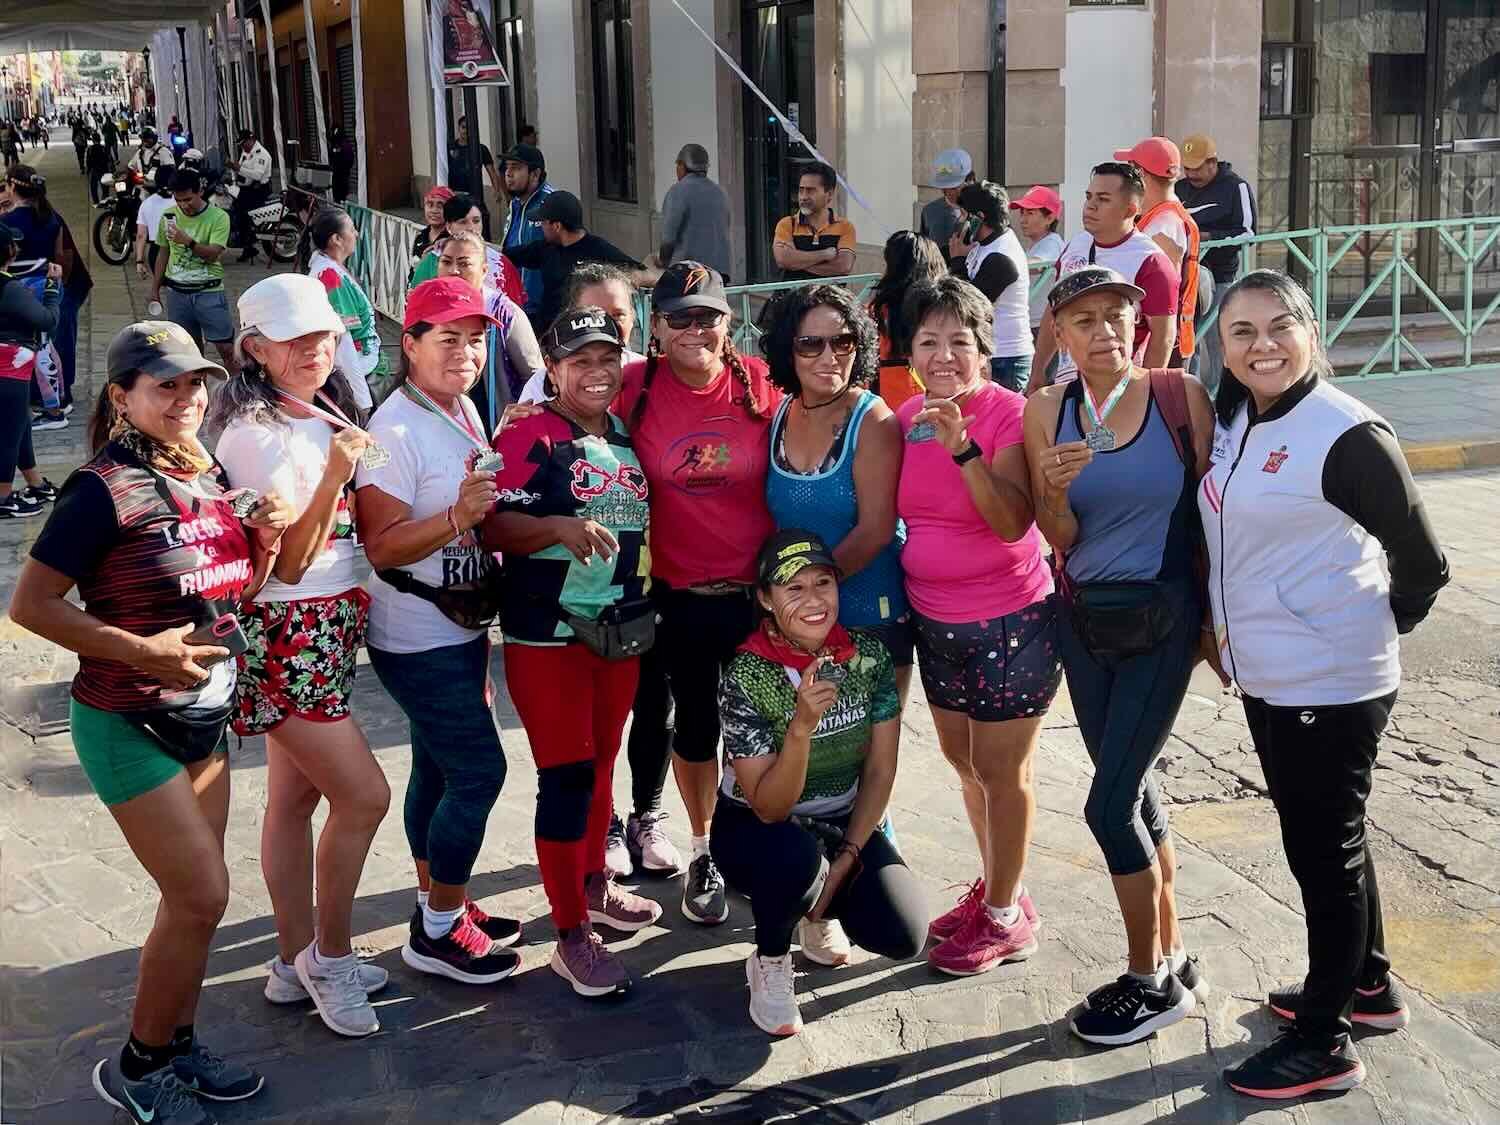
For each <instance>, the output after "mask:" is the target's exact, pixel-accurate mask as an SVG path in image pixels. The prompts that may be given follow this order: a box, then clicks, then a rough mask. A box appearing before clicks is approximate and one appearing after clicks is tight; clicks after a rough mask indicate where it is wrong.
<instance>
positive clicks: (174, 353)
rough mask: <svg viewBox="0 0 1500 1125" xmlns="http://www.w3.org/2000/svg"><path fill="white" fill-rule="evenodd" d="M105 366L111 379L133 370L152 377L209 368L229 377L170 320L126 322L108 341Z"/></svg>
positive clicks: (170, 375)
mask: <svg viewBox="0 0 1500 1125" xmlns="http://www.w3.org/2000/svg"><path fill="white" fill-rule="evenodd" d="M105 369H106V370H107V371H108V372H109V379H110V381H111V382H115V381H118V380H120V379H123V378H124V377H125V376H126V375H129V374H130V373H131V372H132V371H139V372H140V373H141V374H142V375H150V376H151V377H152V378H153V379H175V378H176V377H177V376H179V375H186V374H187V373H188V372H190V371H211V372H213V373H214V374H215V375H217V376H219V378H221V379H227V378H229V372H227V371H225V370H224V369H223V368H222V367H220V366H219V365H218V364H217V363H215V362H214V361H213V360H211V359H204V358H203V353H202V352H200V351H199V350H198V345H197V344H195V343H193V338H192V337H191V336H189V335H188V334H187V330H186V329H184V328H181V327H179V326H178V325H176V324H173V323H172V322H171V321H170V320H143V321H141V322H140V323H138V324H130V325H126V326H125V328H123V329H122V330H121V331H120V334H119V335H118V336H116V337H115V338H114V339H113V340H112V341H110V345H109V352H108V354H107V356H106V358H105Z"/></svg>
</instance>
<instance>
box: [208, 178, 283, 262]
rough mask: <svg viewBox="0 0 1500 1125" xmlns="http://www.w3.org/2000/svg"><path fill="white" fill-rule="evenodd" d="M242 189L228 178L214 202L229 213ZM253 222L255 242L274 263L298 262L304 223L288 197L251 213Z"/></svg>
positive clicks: (276, 200)
mask: <svg viewBox="0 0 1500 1125" xmlns="http://www.w3.org/2000/svg"><path fill="white" fill-rule="evenodd" d="M241 190H243V186H242V185H241V184H240V183H238V182H237V180H236V179H234V178H231V177H228V176H226V177H225V178H224V180H223V182H221V183H220V184H219V185H218V186H217V189H216V190H215V191H214V194H213V196H212V201H213V203H214V204H215V205H216V206H218V207H222V208H223V209H224V210H226V211H231V210H233V208H234V204H235V200H237V199H238V198H239V196H240V192H241ZM250 223H251V226H252V228H253V231H254V237H255V239H256V241H258V242H259V243H260V244H261V247H262V248H263V249H264V250H265V252H266V257H268V258H270V259H271V261H273V262H281V263H282V264H286V263H287V262H295V261H296V260H297V248H298V245H299V243H300V242H301V240H302V228H303V224H302V223H301V222H300V221H299V220H298V218H297V215H296V213H295V212H293V211H292V210H291V209H290V208H288V206H287V196H286V195H283V196H282V197H281V198H280V199H271V200H268V201H267V202H266V203H265V204H264V205H262V206H260V207H256V208H253V209H252V210H251V211H250Z"/></svg>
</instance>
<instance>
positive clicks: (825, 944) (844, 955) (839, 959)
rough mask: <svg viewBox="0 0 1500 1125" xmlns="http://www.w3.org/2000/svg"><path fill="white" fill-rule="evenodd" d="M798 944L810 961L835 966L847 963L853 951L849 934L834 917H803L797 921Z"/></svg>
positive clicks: (803, 954)
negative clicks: (817, 920)
mask: <svg viewBox="0 0 1500 1125" xmlns="http://www.w3.org/2000/svg"><path fill="white" fill-rule="evenodd" d="M797 944H798V945H800V946H801V947H802V956H804V957H806V958H807V959H808V960H809V961H816V962H817V963H818V964H819V965H829V966H831V967H833V968H838V967H839V966H841V965H847V964H848V963H849V955H850V953H851V952H853V951H852V950H851V949H850V947H849V935H848V934H846V933H844V927H843V926H841V925H839V924H838V920H837V919H834V918H827V919H824V920H823V921H821V922H814V921H812V919H810V918H803V919H802V920H801V921H799V922H798V923H797Z"/></svg>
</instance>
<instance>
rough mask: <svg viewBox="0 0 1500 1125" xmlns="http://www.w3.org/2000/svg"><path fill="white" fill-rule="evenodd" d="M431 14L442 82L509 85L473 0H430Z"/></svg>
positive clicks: (492, 37)
mask: <svg viewBox="0 0 1500 1125" xmlns="http://www.w3.org/2000/svg"><path fill="white" fill-rule="evenodd" d="M431 15H432V29H433V31H434V32H435V35H434V39H435V41H436V42H435V45H437V46H439V47H440V49H441V52H442V53H441V68H442V79H443V84H444V85H445V86H509V85H510V78H509V77H508V76H507V75H506V73H505V67H504V66H502V65H501V63H500V54H499V52H498V51H496V50H495V37H494V36H493V35H491V34H490V29H489V27H488V26H487V25H486V24H485V22H484V17H483V16H482V15H481V14H480V12H479V10H478V8H477V7H476V6H475V3H474V0H432V8H431Z"/></svg>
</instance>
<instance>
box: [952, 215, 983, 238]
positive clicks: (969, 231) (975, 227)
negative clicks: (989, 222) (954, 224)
mask: <svg viewBox="0 0 1500 1125" xmlns="http://www.w3.org/2000/svg"><path fill="white" fill-rule="evenodd" d="M983 222H984V217H983V216H981V215H970V216H969V217H968V218H967V219H965V220H964V225H963V226H961V227H959V230H958V232H959V234H961V235H963V240H964V241H965V242H973V241H974V238H975V236H977V235H978V234H979V227H980V225H981V224H982V223H983Z"/></svg>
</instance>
